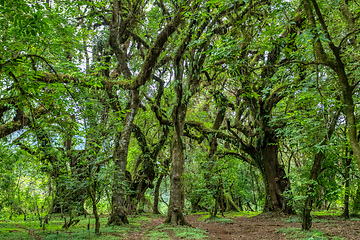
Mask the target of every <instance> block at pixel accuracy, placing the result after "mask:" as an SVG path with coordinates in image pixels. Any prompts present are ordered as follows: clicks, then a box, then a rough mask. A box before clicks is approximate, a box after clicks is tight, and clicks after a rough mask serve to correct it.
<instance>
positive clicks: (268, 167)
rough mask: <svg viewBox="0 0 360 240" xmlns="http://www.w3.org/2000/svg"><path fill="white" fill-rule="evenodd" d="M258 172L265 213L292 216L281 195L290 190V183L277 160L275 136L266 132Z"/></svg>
mask: <svg viewBox="0 0 360 240" xmlns="http://www.w3.org/2000/svg"><path fill="white" fill-rule="evenodd" d="M260 146H261V149H260V158H261V159H260V160H258V161H257V162H259V163H260V164H261V165H260V170H261V172H262V174H263V180H264V184H265V194H266V198H265V206H264V211H265V212H283V213H286V214H294V211H293V209H292V208H291V206H290V205H289V204H288V203H287V201H286V199H285V196H284V195H283V194H284V192H285V191H286V190H288V189H289V188H290V181H289V179H288V178H287V177H286V174H285V170H284V167H283V166H281V165H280V163H279V160H278V149H279V145H278V142H277V139H276V138H275V136H273V135H272V134H271V133H269V132H266V133H265V137H264V140H263V141H262V144H261V145H260Z"/></svg>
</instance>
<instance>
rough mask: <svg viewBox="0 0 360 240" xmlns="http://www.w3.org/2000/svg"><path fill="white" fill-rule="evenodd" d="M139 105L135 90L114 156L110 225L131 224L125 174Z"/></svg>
mask: <svg viewBox="0 0 360 240" xmlns="http://www.w3.org/2000/svg"><path fill="white" fill-rule="evenodd" d="M139 105H140V100H139V91H138V90H133V91H132V97H131V106H130V111H129V112H128V113H127V114H126V117H125V120H124V127H123V130H122V131H121V133H118V134H117V136H116V143H115V150H114V155H113V158H114V164H115V170H114V179H113V181H114V182H113V186H112V198H111V201H112V204H111V214H110V218H109V221H108V225H110V224H112V225H118V226H119V225H123V224H128V223H129V221H128V219H127V216H126V207H125V199H126V185H127V180H126V177H125V173H126V165H127V155H128V149H129V144H130V137H131V132H132V128H133V122H134V119H135V116H136V113H137V111H138V109H139Z"/></svg>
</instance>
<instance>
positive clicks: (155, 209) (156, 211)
mask: <svg viewBox="0 0 360 240" xmlns="http://www.w3.org/2000/svg"><path fill="white" fill-rule="evenodd" d="M163 178H164V174H163V173H162V174H160V176H159V179H158V180H157V182H156V186H155V192H154V207H153V213H154V214H161V213H160V211H159V209H158V206H159V194H160V185H161V182H162V180H163Z"/></svg>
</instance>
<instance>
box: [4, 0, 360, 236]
mask: <svg viewBox="0 0 360 240" xmlns="http://www.w3.org/2000/svg"><path fill="white" fill-rule="evenodd" d="M359 21H360V7H359V3H358V2H357V1H351V0H327V1H325V0H293V1H287V0H250V1H247V0H227V1H219V0H212V1H201V0H197V1H173V0H155V1H148V0H127V1H119V0H114V1H110V0H83V1H76V0H44V1H35V0H16V1H15V0H5V1H4V0H2V1H1V0H0V33H1V34H0V36H1V41H0V51H1V55H0V79H1V80H0V90H1V92H0V117H1V118H0V143H1V144H0V159H1V164H0V217H1V218H2V219H11V218H13V217H16V216H23V218H24V220H26V218H27V217H28V216H37V218H38V220H39V222H40V225H43V226H44V227H45V224H46V223H47V222H48V219H49V218H50V217H51V216H52V215H54V214H58V215H60V216H61V217H62V219H63V221H64V224H63V227H64V228H66V229H68V228H69V227H72V226H74V225H76V224H77V223H78V222H79V218H78V217H79V216H80V215H84V214H85V215H89V214H92V215H93V216H94V218H95V223H94V224H95V232H96V233H99V229H100V214H103V213H104V214H109V218H108V220H107V223H105V224H102V226H101V227H103V226H104V225H124V224H128V223H129V220H128V216H130V215H132V214H136V213H141V212H153V213H155V214H160V213H161V214H167V218H166V220H165V223H170V224H172V225H189V223H188V222H187V221H186V220H185V218H184V214H187V213H189V212H197V211H206V212H209V214H210V215H211V217H213V218H214V217H216V216H217V215H219V214H223V213H224V212H227V211H245V210H246V211H260V210H261V211H263V212H276V213H279V212H281V213H284V214H298V215H299V216H301V218H302V228H303V230H309V229H310V228H311V225H312V218H311V211H312V209H314V208H316V209H330V208H337V209H342V211H343V216H344V217H345V218H349V217H350V214H351V213H354V214H356V213H357V211H358V210H359V209H360V202H359V201H360V189H359V188H358V186H359V167H360V145H359V139H360V133H359V111H358V110H357V105H358V103H359V94H358V90H359V82H360V81H359V79H358V76H359V69H360V68H359V63H360V61H359V57H360V52H359V41H358V37H359V36H360V28H359Z"/></svg>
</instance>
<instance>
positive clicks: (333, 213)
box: [312, 210, 343, 216]
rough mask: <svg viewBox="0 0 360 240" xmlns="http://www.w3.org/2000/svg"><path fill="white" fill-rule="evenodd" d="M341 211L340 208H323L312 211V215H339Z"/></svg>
mask: <svg viewBox="0 0 360 240" xmlns="http://www.w3.org/2000/svg"><path fill="white" fill-rule="evenodd" d="M342 214H343V212H342V211H341V210H329V211H327V210H323V211H313V212H312V215H313V216H341V215H342Z"/></svg>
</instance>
